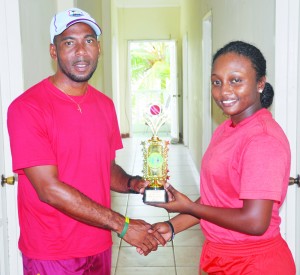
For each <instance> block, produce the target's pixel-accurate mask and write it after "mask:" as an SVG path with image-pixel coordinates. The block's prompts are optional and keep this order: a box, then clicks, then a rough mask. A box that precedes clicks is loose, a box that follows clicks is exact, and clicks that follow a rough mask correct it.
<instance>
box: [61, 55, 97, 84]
mask: <svg viewBox="0 0 300 275" xmlns="http://www.w3.org/2000/svg"><path fill="white" fill-rule="evenodd" d="M57 62H58V66H59V67H60V69H61V71H62V72H63V73H64V74H65V75H66V76H67V77H68V78H70V79H71V80H73V81H75V82H87V81H89V80H90V79H91V77H92V76H93V74H94V72H95V71H96V69H97V65H98V60H97V62H96V63H95V64H94V67H93V68H92V70H91V72H90V73H89V74H88V75H87V76H78V75H75V74H72V73H70V72H68V71H67V70H66V68H65V66H64V65H63V64H62V63H61V62H60V58H59V56H57Z"/></svg>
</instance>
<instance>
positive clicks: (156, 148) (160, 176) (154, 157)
mask: <svg viewBox="0 0 300 275" xmlns="http://www.w3.org/2000/svg"><path fill="white" fill-rule="evenodd" d="M144 119H145V121H146V123H147V124H148V126H149V127H150V128H151V131H152V134H153V136H152V138H151V139H149V140H147V141H143V142H142V145H143V149H142V151H143V156H144V165H143V178H144V179H145V180H147V181H149V185H148V186H147V187H146V189H145V191H144V195H143V201H144V203H153V202H154V203H157V202H158V203H159V202H161V203H163V202H167V201H168V195H167V192H166V190H165V189H164V184H165V183H166V181H167V180H168V178H169V177H168V162H167V158H168V150H169V149H168V145H169V142H168V141H164V140H161V139H160V138H159V137H158V136H157V132H158V130H159V128H160V127H161V126H162V125H163V124H164V122H165V121H166V119H167V114H166V113H165V112H164V110H163V109H162V108H161V107H160V106H159V105H150V107H149V108H148V109H147V110H146V112H145V113H144Z"/></svg>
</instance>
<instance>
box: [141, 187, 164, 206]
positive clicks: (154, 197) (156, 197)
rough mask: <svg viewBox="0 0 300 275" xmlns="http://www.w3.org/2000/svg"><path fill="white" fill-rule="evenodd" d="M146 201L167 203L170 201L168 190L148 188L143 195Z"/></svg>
mask: <svg viewBox="0 0 300 275" xmlns="http://www.w3.org/2000/svg"><path fill="white" fill-rule="evenodd" d="M143 202H144V203H152V202H154V203H165V202H168V194H167V191H166V190H165V189H164V188H163V187H162V188H157V189H155V188H146V189H145V191H144V195H143Z"/></svg>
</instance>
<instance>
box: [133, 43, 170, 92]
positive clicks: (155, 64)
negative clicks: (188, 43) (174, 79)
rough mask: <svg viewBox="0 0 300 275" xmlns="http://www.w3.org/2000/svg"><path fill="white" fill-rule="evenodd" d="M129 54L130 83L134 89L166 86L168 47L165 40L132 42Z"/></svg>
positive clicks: (155, 88)
mask: <svg viewBox="0 0 300 275" xmlns="http://www.w3.org/2000/svg"><path fill="white" fill-rule="evenodd" d="M130 54H131V84H132V87H133V88H134V90H158V89H164V90H165V89H167V88H168V87H167V85H168V84H167V83H168V82H169V80H170V49H169V46H168V43H167V42H163V41H158V42H136V43H132V45H131V50H130Z"/></svg>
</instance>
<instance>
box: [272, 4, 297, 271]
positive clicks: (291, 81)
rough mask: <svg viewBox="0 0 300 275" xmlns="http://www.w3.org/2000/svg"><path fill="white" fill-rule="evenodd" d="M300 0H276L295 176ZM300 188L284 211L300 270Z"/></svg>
mask: <svg viewBox="0 0 300 275" xmlns="http://www.w3.org/2000/svg"><path fill="white" fill-rule="evenodd" d="M299 8H300V6H299V0H290V1H286V0H276V17H275V18H276V26H275V28H276V29H275V30H276V31H275V61H276V63H275V111H274V114H275V119H276V120H277V121H278V122H279V124H280V125H281V126H282V127H283V129H284V131H285V132H286V134H287V137H288V139H289V142H290V146H291V152H292V165H291V177H296V175H297V174H300V111H299V106H300V95H299V91H300V83H299V77H300V66H299V62H300V53H299V30H300V29H299V23H300V15H299ZM299 199H300V188H299V187H298V186H297V185H291V186H289V189H288V194H287V198H286V201H285V204H284V205H283V207H282V210H281V212H280V214H281V217H282V226H281V231H282V234H283V236H284V238H285V239H286V241H287V243H288V245H289V247H290V249H291V250H292V253H293V256H294V259H295V262H296V267H297V270H298V271H297V274H300V272H299V270H300V255H299V254H300V218H299V214H300V213H299V206H300V202H299Z"/></svg>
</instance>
